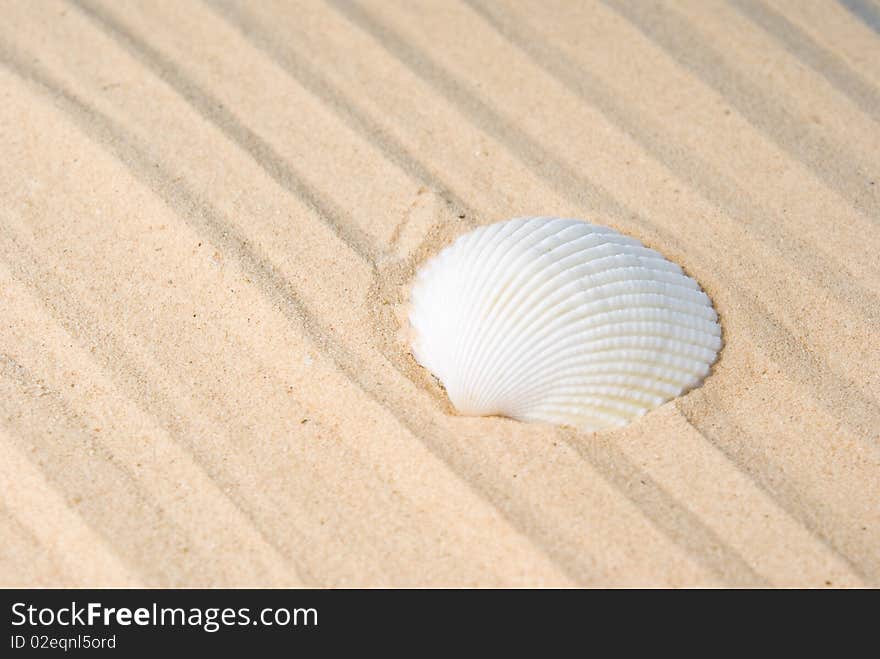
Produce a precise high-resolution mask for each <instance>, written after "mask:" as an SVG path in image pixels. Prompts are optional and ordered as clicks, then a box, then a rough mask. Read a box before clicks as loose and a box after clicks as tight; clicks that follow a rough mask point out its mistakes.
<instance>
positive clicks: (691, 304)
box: [409, 217, 721, 430]
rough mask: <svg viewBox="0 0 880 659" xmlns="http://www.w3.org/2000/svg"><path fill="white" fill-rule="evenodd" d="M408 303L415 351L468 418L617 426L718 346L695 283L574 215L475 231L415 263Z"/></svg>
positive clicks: (700, 368)
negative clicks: (425, 260) (419, 266)
mask: <svg viewBox="0 0 880 659" xmlns="http://www.w3.org/2000/svg"><path fill="white" fill-rule="evenodd" d="M410 302H411V308H410V315H409V319H410V324H411V325H412V328H413V337H414V338H413V344H412V351H413V355H414V356H415V358H416V359H417V360H418V361H419V363H421V364H422V365H423V366H424V367H425V368H427V369H429V370H430V371H431V372H432V373H433V374H434V375H436V376H437V378H439V379H440V381H441V382H442V383H443V386H444V387H446V392H447V393H448V395H449V399H450V400H451V401H452V404H453V405H454V406H455V408H456V409H457V410H458V411H459V412H460V413H461V414H465V415H474V416H482V415H501V416H507V417H512V418H514V419H519V420H521V421H543V422H549V423H557V424H566V425H571V426H575V427H577V428H581V429H584V430H598V429H600V428H606V427H610V426H620V425H626V424H627V423H629V422H630V421H631V420H632V419H634V418H635V417H638V416H641V415H642V414H644V413H645V412H647V411H648V410H651V409H653V408H655V407H657V406H658V405H660V404H662V403H664V402H666V401H667V400H669V399H671V398H673V397H675V396H678V395H680V394H682V393H683V392H685V391H687V390H688V389H691V388H692V387H695V386H697V385H698V384H699V383H700V382H701V381H702V379H703V378H704V377H705V376H706V375H707V374H708V373H709V367H710V366H711V365H712V363H713V362H714V361H715V358H716V356H717V354H718V350H719V349H720V348H721V328H720V326H719V325H718V316H717V314H716V313H715V310H714V309H713V308H712V302H711V301H710V300H709V298H708V296H707V295H706V294H705V293H703V292H702V291H701V290H700V286H699V284H697V282H696V281H694V280H693V279H691V278H690V277H688V276H687V275H685V274H684V273H682V270H681V268H680V267H678V266H677V265H675V264H674V263H672V262H670V261H668V260H666V259H665V258H663V257H662V256H661V255H660V254H659V253H657V252H655V251H654V250H652V249H648V248H647V247H644V246H643V245H642V244H641V243H640V242H639V241H638V240H635V239H634V238H629V237H627V236H624V235H622V234H620V233H617V232H616V231H613V230H611V229H608V228H605V227H601V226H596V225H593V224H588V223H586V222H582V221H580V220H571V219H561V218H554V217H530V218H519V219H515V220H510V221H507V222H499V223H497V224H492V225H489V226H484V227H480V228H479V229H476V230H474V231H471V232H470V233H468V234H465V235H463V236H461V237H460V238H458V239H457V240H456V241H455V242H454V243H453V244H452V245H451V246H449V247H447V248H446V249H444V250H443V251H442V252H440V254H438V255H437V256H436V257H435V258H433V259H432V260H431V261H429V262H428V263H427V264H426V265H425V266H424V267H423V268H422V269H421V270H420V271H419V273H418V275H417V277H416V281H415V283H414V285H413V288H412V292H411V296H410Z"/></svg>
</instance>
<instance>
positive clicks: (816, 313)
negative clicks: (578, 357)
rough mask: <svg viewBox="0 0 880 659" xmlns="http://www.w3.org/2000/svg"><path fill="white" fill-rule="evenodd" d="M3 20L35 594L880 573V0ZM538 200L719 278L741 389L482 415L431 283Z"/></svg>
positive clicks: (286, 7) (50, 12)
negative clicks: (641, 404)
mask: <svg viewBox="0 0 880 659" xmlns="http://www.w3.org/2000/svg"><path fill="white" fill-rule="evenodd" d="M0 15H2V17H3V20H2V21H0V154H2V155H0V200H2V202H0V539H2V541H0V584H2V585H6V586H12V585H23V586H33V585H53V586H57V585H86V586H95V585H101V586H111V585H120V586H121V585H126V586H204V585H212V586H225V585H235V586H245V585H247V586H428V585H431V586H468V585H480V586H551V585H553V586H606V585H614V586H791V585H794V586H817V587H827V586H832V587H837V586H864V585H874V586H877V585H880V443H878V440H880V438H878V427H880V369H878V365H880V340H878V322H880V256H878V254H880V34H878V32H880V4H878V2H877V0H843V1H842V2H836V1H832V0H828V1H821V2H820V1H815V0H806V1H800V0H760V1H758V0H754V1H753V0H731V1H729V2H723V1H720V0H676V1H674V2H673V1H670V2H655V1H653V0H645V1H638V0H632V1H627V0H605V1H601V2H573V1H570V0H549V1H542V2H538V1H536V0H535V1H530V2H494V1H490V0H448V1H441V0H432V1H419V2H413V1H410V0H394V1H392V0H376V1H372V2H357V3H349V2H343V1H341V0H329V1H327V2H318V1H300V2H288V1H286V0H285V1H280V0H263V1H260V2H201V1H196V0H192V1H187V2H180V1H178V0H163V1H157V0H150V1H138V2H131V1H120V2H114V1H110V0H105V1H100V2H99V1H92V0H72V1H70V2H66V1H56V0H34V1H32V2H30V1H24V0H4V1H3V2H2V4H0ZM531 214H557V215H564V216H573V217H583V218H588V219H590V220H592V221H596V222H599V223H602V224H606V225H608V226H611V227H613V228H615V229H617V230H619V231H622V232H625V233H627V234H630V235H633V236H636V237H638V238H639V239H641V240H642V241H643V242H645V243H646V244H648V245H650V246H651V247H654V248H656V249H658V250H660V251H661V252H662V253H664V254H665V255H666V256H667V257H669V258H671V259H673V260H675V261H677V262H678V263H680V264H681V265H682V266H683V267H684V268H685V269H686V270H687V272H688V273H689V274H691V275H692V276H694V277H695V278H696V279H697V280H698V281H699V282H700V283H701V284H702V285H703V287H704V288H705V290H706V291H707V292H708V293H709V294H710V296H711V297H712V298H713V300H714V302H715V305H716V307H717V309H718V311H719V313H720V315H721V318H722V323H723V327H724V333H725V342H726V343H725V348H724V350H723V352H722V353H721V358H720V360H719V362H718V363H717V364H716V366H715V368H714V372H713V375H712V376H711V377H710V378H709V379H708V380H707V382H706V383H705V385H704V386H703V387H702V388H700V389H698V390H696V391H694V392H692V393H690V394H688V395H687V396H685V397H683V398H681V399H679V400H676V401H673V402H671V403H668V404H666V405H664V406H663V407H661V408H660V409H658V410H656V411H654V412H652V413H650V414H648V415H647V416H645V417H644V418H642V419H641V420H639V421H638V422H637V423H635V424H633V425H631V426H629V427H627V428H625V429H622V430H618V431H613V432H604V433H598V434H592V435H590V434H581V433H578V432H575V431H574V430H571V429H565V428H554V427H550V426H537V425H524V424H520V423H516V422H513V421H509V420H505V419H470V418H461V417H457V416H455V415H453V414H451V412H450V410H449V408H448V406H447V404H446V403H445V400H444V397H443V393H442V391H441V390H440V389H439V388H438V387H437V386H436V385H435V383H434V382H433V381H432V379H431V378H430V377H429V376H428V375H427V374H426V373H425V372H424V371H423V370H421V369H420V368H419V367H418V366H417V365H416V364H415V362H414V361H413V360H412V358H411V357H410V356H409V354H408V352H407V348H406V345H405V343H404V342H403V341H402V340H401V338H400V335H401V330H402V328H401V322H400V321H401V318H402V315H401V312H402V308H403V305H404V303H405V296H406V287H407V284H408V282H409V279H410V277H411V275H412V273H413V272H414V269H415V268H416V267H417V266H418V265H419V264H420V263H421V262H423V261H424V260H425V259H426V258H428V257H429V256H430V255H432V254H434V253H436V251H437V250H439V249H440V248H441V247H442V246H443V245H445V244H446V243H448V242H449V241H450V240H451V239H452V238H454V237H455V236H456V235H459V234H460V233H463V232H465V231H467V230H468V229H470V228H473V227H474V226H476V225H479V224H483V223H489V222H494V221H498V220H502V219H506V218H509V217H513V216H521V215H531Z"/></svg>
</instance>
